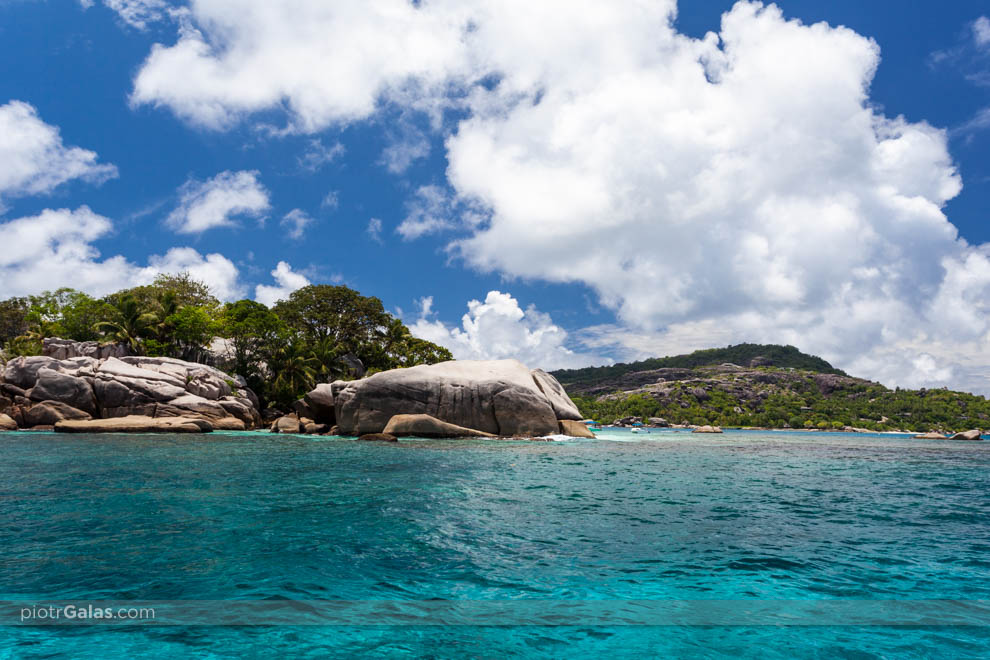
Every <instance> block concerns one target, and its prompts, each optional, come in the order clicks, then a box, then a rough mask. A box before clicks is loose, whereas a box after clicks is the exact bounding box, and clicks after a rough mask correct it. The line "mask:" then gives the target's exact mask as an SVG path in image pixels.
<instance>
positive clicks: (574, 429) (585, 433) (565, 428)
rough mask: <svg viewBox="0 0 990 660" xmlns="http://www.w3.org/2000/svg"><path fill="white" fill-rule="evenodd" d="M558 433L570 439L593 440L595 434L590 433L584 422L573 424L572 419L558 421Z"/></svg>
mask: <svg viewBox="0 0 990 660" xmlns="http://www.w3.org/2000/svg"><path fill="white" fill-rule="evenodd" d="M560 432H561V434H563V435H569V436H570V437H572V438H594V437H595V434H594V433H592V432H591V429H589V428H588V425H587V424H585V423H584V422H575V421H574V420H572V419H562V420H560Z"/></svg>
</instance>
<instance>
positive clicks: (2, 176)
mask: <svg viewBox="0 0 990 660" xmlns="http://www.w3.org/2000/svg"><path fill="white" fill-rule="evenodd" d="M116 176H117V168H116V167H115V166H114V165H110V164H106V163H99V162H97V155H96V153H95V152H93V151H89V150H88V149H82V148H80V147H67V146H65V145H64V144H63V143H62V136H61V135H60V134H59V129H58V128H57V127H55V126H51V125H50V124H46V123H45V122H44V121H42V119H41V118H40V117H39V116H38V111H37V110H36V109H35V108H34V106H32V105H30V104H29V103H25V102H23V101H10V102H9V103H7V104H6V105H0V211H3V208H4V198H11V197H20V196H23V195H38V194H47V193H50V192H52V190H54V189H55V188H56V187H58V186H59V185H61V184H63V183H65V182H67V181H71V180H73V179H81V180H83V181H86V182H89V183H96V184H99V183H103V182H104V181H106V180H107V179H112V178H114V177H116Z"/></svg>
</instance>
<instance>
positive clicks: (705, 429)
mask: <svg viewBox="0 0 990 660" xmlns="http://www.w3.org/2000/svg"><path fill="white" fill-rule="evenodd" d="M691 433H722V429H721V427H718V426H711V425H708V424H705V425H704V426H697V427H695V428H693V429H691Z"/></svg>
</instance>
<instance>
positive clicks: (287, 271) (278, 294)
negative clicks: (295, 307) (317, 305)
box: [254, 261, 310, 307]
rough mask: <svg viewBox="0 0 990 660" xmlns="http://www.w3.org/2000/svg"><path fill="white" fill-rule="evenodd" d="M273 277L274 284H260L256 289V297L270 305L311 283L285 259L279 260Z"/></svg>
mask: <svg viewBox="0 0 990 660" xmlns="http://www.w3.org/2000/svg"><path fill="white" fill-rule="evenodd" d="M272 277H274V278H275V285H274V286H270V285H267V284H259V285H258V286H257V287H256V288H255V290H254V299H255V300H257V301H258V302H260V303H262V304H263V305H268V306H269V307H271V306H272V305H274V304H275V303H277V302H278V301H279V300H285V299H286V298H288V297H289V294H290V293H292V292H293V291H295V290H297V289H301V288H303V287H304V286H308V285H309V283H310V282H309V279H307V277H306V276H305V275H303V274H302V273H297V272H295V271H293V270H292V266H290V265H289V264H288V263H286V262H284V261H280V262H278V265H277V266H276V267H275V270H273V271H272Z"/></svg>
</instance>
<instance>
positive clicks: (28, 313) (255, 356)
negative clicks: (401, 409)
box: [0, 274, 451, 405]
mask: <svg viewBox="0 0 990 660" xmlns="http://www.w3.org/2000/svg"><path fill="white" fill-rule="evenodd" d="M45 337H61V338H63V339H72V340H76V341H99V342H107V343H109V342H119V343H124V344H127V345H128V347H129V348H130V350H131V351H132V352H133V353H134V354H137V355H151V356H166V357H177V358H181V359H185V360H192V361H197V362H206V363H211V364H215V365H216V366H218V367H221V368H223V369H226V370H228V371H230V372H232V373H236V374H240V375H242V376H244V377H245V378H246V379H247V381H248V384H249V385H250V386H251V388H252V389H253V390H254V391H255V392H256V393H257V394H258V395H259V396H260V397H261V398H262V400H263V402H268V403H274V404H278V405H286V404H288V403H290V402H291V401H293V400H295V399H297V398H298V397H299V396H301V395H302V394H303V393H305V392H306V391H307V390H309V389H310V388H311V387H312V386H313V385H314V384H315V383H318V382H329V381H331V380H334V379H336V378H349V377H353V376H355V375H357V374H359V373H361V372H362V371H364V370H367V371H369V372H374V371H383V370H386V369H392V368H395V367H404V366H412V365H415V364H433V363H436V362H442V361H444V360H450V359H451V355H450V352H449V351H448V350H447V349H445V348H443V347H441V346H437V345H436V344H433V343H431V342H428V341H425V340H422V339H418V338H416V337H413V336H412V335H411V334H410V333H409V329H408V328H406V326H405V325H403V323H402V321H400V320H399V319H397V318H395V317H393V316H392V315H391V314H389V313H388V312H386V311H385V309H384V307H383V306H382V302H381V301H380V300H379V299H378V298H373V297H367V296H362V295H361V294H359V293H358V292H357V291H354V290H353V289H349V288H348V287H346V286H329V285H311V286H307V287H304V288H302V289H299V290H298V291H296V292H294V293H292V294H291V295H290V296H289V297H288V299H287V300H281V301H279V302H278V303H276V304H275V306H274V307H273V308H268V307H266V306H265V305H262V304H261V303H258V302H255V301H253V300H238V301H237V302H232V303H226V304H221V303H220V301H219V300H217V299H216V297H214V296H213V295H212V294H211V293H210V290H209V287H207V286H206V285H205V284H203V283H201V282H197V281H196V280H193V279H192V278H190V277H189V276H188V275H184V274H183V275H162V276H160V277H159V278H158V279H156V280H155V281H154V283H152V284H150V285H147V286H139V287H135V288H131V289H126V290H123V291H118V292H116V293H113V294H110V295H108V296H104V297H102V298H93V297H90V296H88V295H86V294H85V293H82V292H79V291H75V290H73V289H59V290H58V291H55V292H46V293H43V294H41V295H38V296H28V297H21V298H10V299H7V300H3V301H0V345H2V346H3V353H4V355H5V356H7V357H12V356H16V355H38V354H40V353H41V350H42V340H43V339H44V338H45ZM215 338H223V339H226V340H227V341H226V345H225V346H224V347H223V348H222V349H221V350H219V351H216V352H214V351H211V350H210V346H211V344H213V342H214V341H215Z"/></svg>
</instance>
